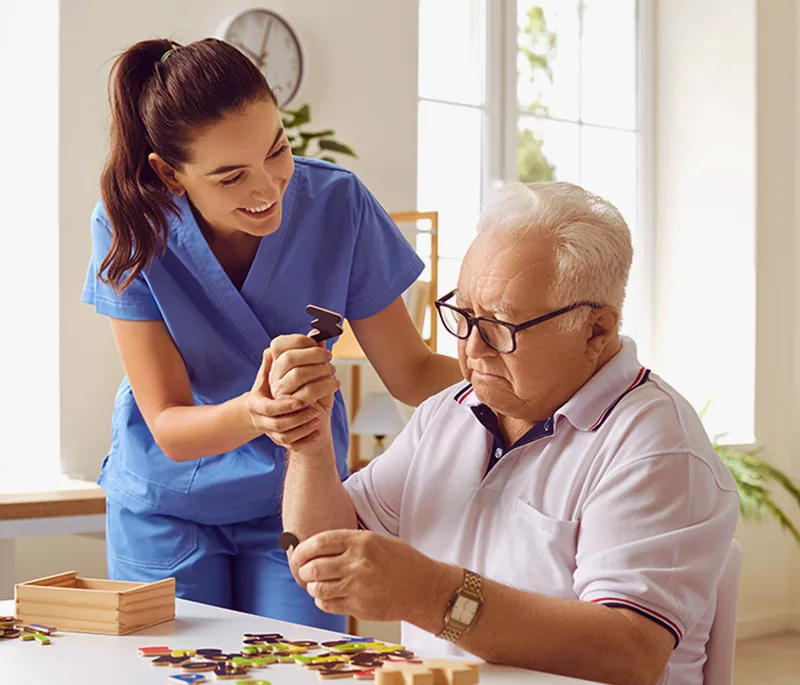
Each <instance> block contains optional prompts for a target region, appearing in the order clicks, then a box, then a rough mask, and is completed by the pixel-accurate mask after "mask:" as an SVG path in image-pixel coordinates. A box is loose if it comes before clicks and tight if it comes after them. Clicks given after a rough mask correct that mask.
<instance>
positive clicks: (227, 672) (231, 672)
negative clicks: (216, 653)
mask: <svg viewBox="0 0 800 685" xmlns="http://www.w3.org/2000/svg"><path fill="white" fill-rule="evenodd" d="M214 676H215V677H216V678H217V680H237V679H242V678H246V677H247V669H245V668H236V667H235V666H232V665H231V664H229V663H219V664H217V667H216V668H215V669H214Z"/></svg>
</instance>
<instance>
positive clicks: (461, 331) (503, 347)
mask: <svg viewBox="0 0 800 685" xmlns="http://www.w3.org/2000/svg"><path fill="white" fill-rule="evenodd" d="M455 294H456V291H455V290H453V291H451V292H449V293H447V295H445V296H444V297H440V298H439V299H438V300H436V310H437V311H438V312H439V318H440V319H441V320H442V323H443V324H444V327H445V328H446V329H447V332H448V333H452V334H453V335H454V336H456V338H458V339H459V340H466V339H467V338H469V336H470V333H472V327H473V326H477V327H478V333H480V336H481V338H482V339H483V342H485V343H486V344H487V345H488V346H489V347H491V348H492V349H494V350H497V351H498V352H500V353H501V354H511V353H512V352H513V351H514V350H516V349H517V333H519V332H520V331H524V330H525V329H526V328H531V327H533V326H538V325H539V324H540V323H544V322H545V321H550V319H554V318H556V317H557V316H561V315H562V314H566V313H567V312H571V311H573V310H575V309H579V308H580V307H591V308H592V309H600V308H601V307H602V306H603V305H601V304H597V303H596V302H585V301H584V302H576V303H575V304H571V305H569V306H567V307H562V308H561V309H556V310H555V311H554V312H550V313H549V314H543V315H542V316H537V317H536V318H535V319H531V320H530V321H525V322H524V323H519V324H513V323H508V322H506V321H498V320H497V319H493V318H491V317H488V316H472V315H471V314H469V313H468V312H465V311H464V310H463V309H459V308H458V307H455V306H453V305H452V304H447V301H448V300H450V299H452V298H453V296H454V295H455Z"/></svg>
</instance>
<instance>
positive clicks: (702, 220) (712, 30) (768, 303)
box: [655, 0, 800, 637]
mask: <svg viewBox="0 0 800 685" xmlns="http://www.w3.org/2000/svg"><path fill="white" fill-rule="evenodd" d="M793 5H794V3H793V2H792V0H763V1H759V0H726V2H724V3H721V2H718V0H661V2H659V3H658V12H657V31H656V33H657V41H658V45H657V75H656V113H657V121H656V193H655V196H656V205H657V206H656V221H657V231H658V235H659V241H658V244H657V245H656V249H655V254H656V260H657V262H656V263H657V273H658V280H657V282H656V284H655V292H656V306H657V311H658V312H659V317H658V325H659V328H658V329H657V331H656V335H655V340H656V368H658V370H659V373H660V374H662V375H663V376H665V377H666V378H667V380H669V381H670V382H674V384H675V385H676V386H677V387H678V388H679V389H683V388H684V387H685V386H689V387H691V386H692V378H690V377H687V371H690V370H691V371H695V370H696V367H694V366H690V365H689V364H686V363H685V362H686V360H687V359H691V358H692V355H693V354H708V353H709V352H713V351H714V350H719V351H721V353H723V354H724V353H725V352H726V349H727V346H728V345H729V341H730V340H731V339H736V338H737V337H738V336H739V333H740V331H745V332H746V331H747V329H748V325H750V326H752V302H750V301H748V300H747V298H746V297H743V296H742V294H741V293H740V292H739V285H740V283H741V279H742V278H744V279H747V278H750V277H751V274H752V271H753V269H752V267H753V264H752V259H748V258H747V255H746V254H743V253H742V252H739V251H736V250H732V249H731V242H736V241H738V242H739V243H740V244H743V245H745V246H746V241H747V240H748V239H749V238H748V236H752V237H753V238H754V239H755V252H756V264H755V266H756V272H757V275H756V282H755V286H756V287H755V292H756V310H757V317H756V320H755V325H756V340H755V380H756V382H755V436H756V439H757V441H758V442H759V443H761V444H763V445H766V447H767V450H768V451H767V452H766V453H765V456H766V457H767V458H768V459H769V460H770V461H772V462H773V463H774V464H775V465H777V466H779V467H780V468H782V469H785V470H788V471H794V475H795V477H797V475H798V473H800V453H799V450H798V448H799V447H800V440H798V436H799V435H800V434H798V433H797V429H796V428H795V427H794V426H795V424H796V423H797V416H798V413H797V410H798V403H797V402H798V400H797V397H798V392H800V382H799V381H800V376H797V375H795V369H797V368H798V362H799V360H800V356H798V355H800V350H798V341H800V337H797V335H796V332H795V327H796V326H800V313H798V304H800V299H798V298H797V294H796V291H795V278H796V277H795V268H796V265H797V264H798V263H800V261H798V259H799V258H800V253H798V252H797V245H796V242H797V241H796V234H797V228H798V223H797V213H796V210H795V194H796V180H797V177H796V172H795V166H796V163H797V161H798V160H800V157H798V156H797V155H796V152H795V127H796V126H797V123H796V122H797V120H798V109H797V101H796V95H797V93H798V92H800V90H798V85H797V84H798V82H797V80H796V77H795V60H796V55H795V42H796V39H797V36H798V35H800V30H798V24H797V19H796V17H795V14H794V8H793ZM731 238H734V239H735V240H733V241H732V240H731ZM701 255H702V258H700V256H701ZM698 299H699V300H700V301H701V302H702V303H703V306H702V307H697V300H698ZM725 303H728V304H727V307H726V305H725ZM690 311H694V312H695V314H694V315H693V316H692V315H687V314H686V312H690ZM795 322H797V323H795ZM751 354H752V353H751ZM739 359H740V357H734V358H733V359H732V360H731V363H730V366H729V367H728V376H729V378H731V379H739V378H741V374H742V369H741V368H740V366H739V365H738V363H739ZM722 370H723V372H725V369H724V368H723V369H722ZM739 382H741V381H737V382H736V383H734V384H732V385H731V387H730V388H729V389H728V390H727V392H728V393H736V392H739V389H740V386H739V385H738V383H739ZM746 382H747V381H746V380H745V381H744V383H745V384H746ZM723 387H724V386H723ZM745 387H746V385H745ZM693 399H695V401H698V400H699V403H702V401H703V399H704V398H693ZM723 399H724V398H723ZM782 502H786V500H785V499H782ZM787 511H789V512H790V513H791V514H792V515H793V518H794V520H795V521H798V520H800V512H798V511H797V509H796V508H794V507H791V506H788V508H787ZM737 538H738V539H739V540H740V541H741V542H742V544H743V546H744V551H745V557H744V566H743V571H742V581H741V591H740V637H747V636H750V635H755V634H759V633H765V632H773V631H779V630H782V629H785V628H786V627H787V626H788V625H789V623H790V622H791V621H792V620H793V615H794V616H795V617H796V615H797V613H798V609H800V602H799V601H798V600H799V599H800V597H799V596H798V595H799V594H800V593H798V590H797V587H796V586H797V581H796V580H792V579H793V578H794V579H796V578H797V577H798V562H797V552H796V551H795V549H794V544H793V542H792V541H791V539H790V538H789V537H787V536H785V535H783V534H782V533H781V532H780V530H779V528H778V527H777V526H776V525H774V524H772V523H763V524H747V525H745V524H741V525H740V526H739V529H738V531H737ZM792 570H793V571H794V573H790V571H792ZM791 601H794V605H793V606H792V605H791V603H790V602H791ZM793 612H794V614H793ZM794 620H796V618H795V619H794Z"/></svg>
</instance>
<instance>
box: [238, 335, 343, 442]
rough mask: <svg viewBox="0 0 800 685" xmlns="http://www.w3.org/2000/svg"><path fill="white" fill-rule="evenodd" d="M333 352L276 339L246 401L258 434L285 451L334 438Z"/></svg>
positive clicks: (305, 340) (298, 338)
mask: <svg viewBox="0 0 800 685" xmlns="http://www.w3.org/2000/svg"><path fill="white" fill-rule="evenodd" d="M331 358H332V355H331V353H330V352H329V351H328V350H327V349H326V348H325V347H324V344H318V343H316V342H314V341H313V340H312V339H311V338H309V337H308V336H305V335H284V336H280V337H278V338H275V339H274V340H273V341H272V344H271V345H270V347H269V349H267V350H265V351H264V357H263V360H262V363H261V368H260V369H259V371H258V374H257V375H256V379H255V382H254V383H253V388H252V390H251V391H250V392H249V393H248V397H247V411H248V414H249V416H250V419H251V420H252V422H253V425H255V426H256V427H257V428H258V429H259V430H261V431H262V432H263V433H265V434H266V435H267V436H268V437H269V438H270V439H271V440H272V441H273V442H275V443H276V444H278V445H281V446H283V447H286V448H290V447H295V448H296V447H298V446H299V445H300V444H301V443H302V444H305V443H307V442H311V441H314V440H316V439H317V438H318V437H319V436H320V435H321V434H328V435H329V434H330V416H331V410H332V408H333V396H334V393H335V392H336V390H338V389H339V387H340V385H341V383H339V381H338V380H337V379H336V378H335V377H334V373H335V371H336V369H335V367H334V366H333V365H332V364H330V360H331Z"/></svg>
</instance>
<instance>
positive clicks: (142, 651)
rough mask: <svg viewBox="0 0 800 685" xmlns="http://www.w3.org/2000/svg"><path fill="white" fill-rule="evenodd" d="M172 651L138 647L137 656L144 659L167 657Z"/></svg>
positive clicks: (164, 648) (162, 647)
mask: <svg viewBox="0 0 800 685" xmlns="http://www.w3.org/2000/svg"><path fill="white" fill-rule="evenodd" d="M170 654H172V650H171V649H170V648H169V647H164V646H160V647H139V655H140V656H146V657H156V656H169V655H170Z"/></svg>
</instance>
